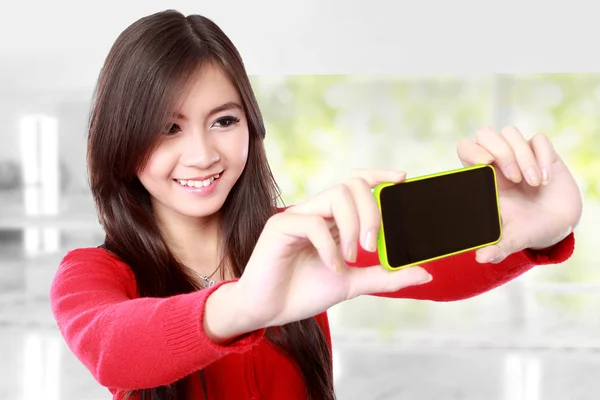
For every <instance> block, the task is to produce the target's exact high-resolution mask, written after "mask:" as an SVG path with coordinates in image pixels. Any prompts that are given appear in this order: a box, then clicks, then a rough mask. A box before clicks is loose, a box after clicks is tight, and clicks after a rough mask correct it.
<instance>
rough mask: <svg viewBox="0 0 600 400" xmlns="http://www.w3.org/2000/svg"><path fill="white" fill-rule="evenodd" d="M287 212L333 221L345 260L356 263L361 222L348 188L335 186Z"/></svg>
mask: <svg viewBox="0 0 600 400" xmlns="http://www.w3.org/2000/svg"><path fill="white" fill-rule="evenodd" d="M286 212H288V213H295V214H304V215H318V216H320V217H322V218H327V219H333V220H334V221H335V224H336V225H337V227H338V229H339V238H340V243H341V247H342V251H343V254H344V258H345V259H347V260H348V261H350V262H354V261H356V254H357V247H356V246H357V242H358V238H359V235H360V220H359V217H358V210H357V208H356V204H355V202H354V197H353V194H352V192H351V191H350V188H349V187H348V186H346V185H343V184H342V185H338V186H335V187H333V188H331V189H328V190H326V191H325V192H322V193H320V194H319V195H317V196H315V197H314V198H312V199H310V200H308V201H306V202H305V203H302V204H299V205H296V206H292V207H290V208H288V209H287V210H286ZM352 260H354V261H352Z"/></svg>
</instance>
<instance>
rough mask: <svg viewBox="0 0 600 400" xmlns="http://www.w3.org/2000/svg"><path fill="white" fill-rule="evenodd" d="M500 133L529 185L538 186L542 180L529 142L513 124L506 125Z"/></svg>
mask: <svg viewBox="0 0 600 400" xmlns="http://www.w3.org/2000/svg"><path fill="white" fill-rule="evenodd" d="M500 135H501V136H502V137H503V138H504V139H505V140H506V141H507V142H508V144H509V145H510V147H511V148H512V152H513V153H514V155H515V158H516V160H517V164H518V165H519V169H520V170H521V173H522V174H523V176H524V177H525V179H526V180H527V183H529V184H530V185H531V186H539V185H540V183H541V182H542V173H541V172H540V169H539V167H538V164H537V160H536V157H535V154H534V153H533V150H532V149H531V147H530V146H529V143H528V142H527V141H526V140H525V138H524V137H523V134H522V133H521V132H520V131H519V130H518V129H517V128H515V127H514V126H507V127H505V128H504V129H502V131H501V132H500Z"/></svg>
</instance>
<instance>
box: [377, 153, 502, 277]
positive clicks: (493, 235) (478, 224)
mask: <svg viewBox="0 0 600 400" xmlns="http://www.w3.org/2000/svg"><path fill="white" fill-rule="evenodd" d="M373 194H374V196H375V198H376V200H377V204H378V205H379V210H380V212H381V227H380V231H379V235H378V238H377V240H378V246H377V251H378V256H379V261H380V263H381V265H382V266H383V267H385V268H387V269H389V270H398V269H401V268H406V267H410V266H412V265H418V264H423V263H426V262H429V261H434V260H438V259H441V258H444V257H448V256H451V255H455V254H459V253H463V252H466V251H470V250H475V249H478V248H482V247H485V246H489V245H492V244H495V243H498V242H499V241H500V239H501V237H502V221H501V218H500V206H499V201H498V186H497V180H496V171H495V170H494V168H493V167H492V166H490V165H476V166H472V167H466V168H461V169H456V170H452V171H447V172H443V173H439V174H433V175H427V176H422V177H417V178H412V179H407V180H405V181H403V182H401V183H383V184H380V185H378V186H377V187H375V189H374V191H373Z"/></svg>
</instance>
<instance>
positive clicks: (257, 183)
mask: <svg viewBox="0 0 600 400" xmlns="http://www.w3.org/2000/svg"><path fill="white" fill-rule="evenodd" d="M206 63H214V64H215V65H217V66H219V67H220V68H222V70H223V71H224V72H225V73H226V74H227V75H228V76H229V78H230V79H231V81H232V82H233V84H234V85H235V86H236V87H237V89H238V91H239V93H240V96H241V99H242V103H243V106H244V111H245V113H246V117H247V120H248V128H249V135H250V138H249V150H248V161H247V164H246V167H245V170H244V171H243V173H242V175H241V176H240V178H239V180H238V182H237V183H236V184H235V185H234V187H233V189H232V191H231V193H230V194H229V196H228V197H227V200H226V201H225V203H224V205H223V207H222V210H221V211H222V212H221V214H222V216H221V227H220V233H219V240H220V241H221V243H222V245H223V248H224V249H225V252H224V257H226V259H223V260H221V265H225V262H227V264H228V265H231V266H232V268H233V273H234V274H235V276H237V277H240V276H241V275H242V274H243V272H244V268H245V265H246V263H247V262H248V260H249V258H250V255H251V253H252V251H253V249H254V246H255V244H256V241H257V240H258V237H259V235H260V233H261V231H262V229H263V227H264V225H265V223H266V221H267V219H268V218H269V217H270V216H272V215H273V214H274V213H276V212H277V201H278V199H279V190H278V187H277V185H276V183H275V181H274V179H273V175H272V173H271V170H270V168H269V165H268V163H267V159H266V155H265V149H264V145H263V139H264V137H265V127H264V123H263V119H262V115H261V113H260V110H259V107H258V104H257V101H256V99H255V96H254V93H253V91H252V87H251V84H250V81H249V79H248V76H247V74H246V70H245V67H244V64H243V62H242V59H241V57H240V55H239V53H238V51H237V49H236V48H235V46H234V45H233V43H231V41H230V40H229V38H228V37H227V36H226V35H225V34H224V33H223V32H222V31H221V29H220V28H219V27H218V26H217V25H216V24H215V23H213V22H212V21H211V20H209V19H207V18H205V17H202V16H199V15H191V16H188V17H186V16H184V15H182V14H181V13H179V12H177V11H173V10H167V11H164V12H159V13H156V14H153V15H149V16H147V17H144V18H142V19H140V20H138V21H136V22H135V23H133V24H132V25H131V26H129V27H128V28H127V29H125V30H124V31H123V32H122V33H121V35H120V36H119V37H118V38H117V40H116V42H115V43H114V45H113V47H112V48H111V50H110V52H109V54H108V56H107V58H106V61H105V64H104V66H103V68H102V70H101V73H100V76H99V79H98V85H97V88H96V91H95V94H94V101H93V107H92V110H91V115H90V124H89V125H90V126H89V137H88V153H87V161H88V169H89V171H88V172H89V179H90V186H91V191H92V194H93V197H94V200H95V203H96V207H97V210H98V216H99V219H100V223H101V224H102V226H103V228H104V231H105V233H106V237H105V242H104V245H103V246H104V247H105V248H106V249H107V250H108V251H110V252H112V253H114V254H116V255H117V256H119V257H120V258H121V259H122V260H124V261H125V262H126V263H127V264H128V265H129V266H130V268H131V270H132V271H133V273H134V275H135V278H136V282H137V288H138V292H139V295H140V296H153V297H166V296H173V295H177V294H182V293H189V292H192V291H194V290H198V287H197V286H196V285H195V284H194V283H193V280H192V279H191V278H190V276H189V275H188V273H187V272H186V268H185V266H183V265H182V264H181V263H180V262H179V261H178V260H177V259H176V258H175V256H174V255H173V254H172V252H171V251H170V249H169V247H168V246H167V244H166V242H165V240H164V239H163V237H162V236H161V233H160V231H159V229H158V225H157V222H156V221H155V219H154V216H153V213H152V208H151V205H150V196H149V194H148V192H147V191H146V189H145V188H144V187H143V186H142V184H141V183H140V181H139V180H138V178H137V172H138V171H139V170H140V169H141V168H143V166H144V165H145V163H146V162H147V160H148V157H149V155H151V154H152V151H153V149H154V146H155V145H156V143H157V142H158V140H159V137H160V135H161V134H162V133H163V132H164V129H165V127H167V126H168V123H169V122H170V121H169V119H170V118H171V116H172V115H173V110H174V108H175V107H176V105H177V104H176V102H177V101H178V99H179V98H180V93H181V92H182V90H183V89H184V87H185V85H186V83H187V82H188V80H189V79H190V77H191V76H192V75H193V73H194V72H195V71H197V70H198V68H201V67H202V66H203V65H206ZM248 205H251V206H248ZM222 273H223V271H222ZM267 339H268V340H269V341H270V342H271V343H272V344H273V345H274V346H276V347H277V348H278V349H279V350H280V351H282V352H283V353H284V354H285V355H286V356H287V357H288V358H289V359H290V360H292V361H293V362H294V363H295V364H296V365H297V367H298V368H299V370H300V372H301V374H302V376H303V379H304V382H305V384H306V388H307V396H308V397H309V398H310V399H314V400H316V399H319V400H320V399H325V400H330V399H334V397H335V396H334V393H333V377H332V375H333V373H332V360H331V354H330V352H329V348H328V346H327V342H326V339H325V337H324V334H323V332H322V330H321V328H320V327H319V325H318V324H317V322H316V320H315V319H314V318H309V319H306V320H303V321H299V322H294V323H290V324H287V325H285V326H283V327H280V328H279V329H278V330H275V329H268V330H267ZM191 378H192V376H188V377H184V378H182V379H181V380H179V381H177V382H174V383H172V384H170V385H167V386H160V387H156V388H148V389H144V390H143V391H142V393H143V394H144V397H145V398H146V399H152V400H175V399H181V398H186V381H187V380H188V379H191ZM131 394H133V392H132V393H131Z"/></svg>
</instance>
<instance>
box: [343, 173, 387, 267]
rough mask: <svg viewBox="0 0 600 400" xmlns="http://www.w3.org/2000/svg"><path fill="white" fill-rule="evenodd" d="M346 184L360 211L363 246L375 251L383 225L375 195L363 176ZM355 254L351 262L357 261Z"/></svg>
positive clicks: (359, 218)
mask: <svg viewBox="0 0 600 400" xmlns="http://www.w3.org/2000/svg"><path fill="white" fill-rule="evenodd" d="M346 186H348V188H349V189H350V192H351V193H352V196H353V198H354V203H355V204H356V209H357V211H358V220H359V226H360V243H361V246H362V248H363V249H366V250H367V251H371V252H373V251H375V250H377V235H378V233H379V227H380V225H381V213H380V211H379V207H378V206H377V202H376V201H375V197H374V196H373V193H372V192H371V188H370V186H369V184H368V183H367V181H365V180H364V179H362V178H352V179H350V180H349V181H348V182H346ZM354 256H355V257H354V259H353V260H349V261H350V262H355V261H356V253H355V254H354Z"/></svg>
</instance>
